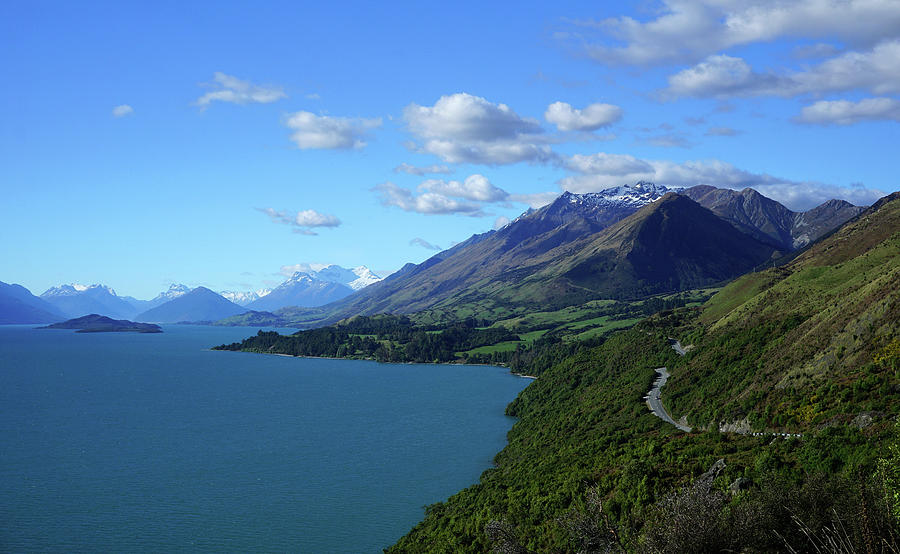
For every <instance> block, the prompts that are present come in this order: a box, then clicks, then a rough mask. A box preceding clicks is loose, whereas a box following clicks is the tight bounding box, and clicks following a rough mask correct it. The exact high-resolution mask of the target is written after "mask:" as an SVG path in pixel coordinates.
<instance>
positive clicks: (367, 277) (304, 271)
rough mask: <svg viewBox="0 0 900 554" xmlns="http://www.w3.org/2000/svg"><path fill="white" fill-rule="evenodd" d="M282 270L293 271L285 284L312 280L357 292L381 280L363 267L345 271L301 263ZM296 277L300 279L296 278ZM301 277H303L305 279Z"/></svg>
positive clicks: (325, 265)
mask: <svg viewBox="0 0 900 554" xmlns="http://www.w3.org/2000/svg"><path fill="white" fill-rule="evenodd" d="M282 270H283V271H284V270H290V271H293V274H292V276H291V278H290V279H288V281H286V283H287V282H296V279H304V280H305V279H312V280H313V281H325V282H327V283H339V284H341V285H344V286H347V287H350V288H351V289H353V290H359V289H361V288H363V287H366V286H368V285H371V284H372V283H377V282H378V281H381V280H382V277H379V276H378V275H376V274H375V273H373V272H372V270H371V269H369V268H368V267H366V266H364V265H361V266H357V267H354V268H353V269H347V268H345V267H341V266H339V265H337V264H312V263H302V264H294V265H290V266H284V267H282ZM298 275H300V276H301V277H298ZM302 276H305V278H304V277H302Z"/></svg>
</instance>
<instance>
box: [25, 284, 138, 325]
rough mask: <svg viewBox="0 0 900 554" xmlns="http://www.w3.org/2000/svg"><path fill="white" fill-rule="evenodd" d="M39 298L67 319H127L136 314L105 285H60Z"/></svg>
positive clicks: (133, 308)
mask: <svg viewBox="0 0 900 554" xmlns="http://www.w3.org/2000/svg"><path fill="white" fill-rule="evenodd" d="M41 298H42V299H44V300H45V301H47V302H48V303H50V304H51V305H52V306H53V307H55V308H56V310H57V311H59V312H60V313H62V314H63V315H65V316H66V317H68V318H73V317H81V316H83V315H89V314H99V315H105V316H108V317H112V318H117V319H128V318H129V317H131V316H133V315H134V314H135V313H136V309H135V307H134V306H132V305H131V304H130V303H129V302H127V301H126V300H124V299H122V298H119V297H118V296H116V291H114V290H113V289H112V288H110V287H108V286H106V285H96V284H95V285H81V284H78V283H72V284H68V285H60V286H58V287H51V288H49V289H47V290H46V291H44V293H43V294H42V295H41Z"/></svg>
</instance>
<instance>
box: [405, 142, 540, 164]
mask: <svg viewBox="0 0 900 554" xmlns="http://www.w3.org/2000/svg"><path fill="white" fill-rule="evenodd" d="M420 151H421V152H425V153H428V154H434V155H435V156H438V157H439V158H441V159H442V160H444V161H445V162H449V163H471V164H483V165H506V164H514V163H518V162H548V161H552V160H553V159H554V158H555V154H554V153H553V152H552V151H551V150H550V147H549V146H546V145H543V144H534V143H531V142H528V141H527V139H526V140H524V141H523V142H516V141H512V140H508V141H498V142H492V143H491V142H469V143H466V142H457V141H452V140H429V141H426V142H425V144H424V146H423V147H422V148H421V149H420Z"/></svg>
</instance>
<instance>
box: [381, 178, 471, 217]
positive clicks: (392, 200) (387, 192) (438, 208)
mask: <svg viewBox="0 0 900 554" xmlns="http://www.w3.org/2000/svg"><path fill="white" fill-rule="evenodd" d="M372 190H373V191H375V192H376V193H377V195H378V198H379V201H380V202H381V204H382V205H383V206H394V207H397V208H400V209H401V210H403V211H407V212H416V213H420V214H428V215H437V214H444V215H446V214H466V215H470V216H473V217H478V216H482V215H484V213H483V212H482V211H481V206H479V205H478V204H473V203H471V202H462V201H459V200H456V199H454V198H450V197H447V196H444V195H443V194H439V193H436V192H424V193H422V194H419V195H416V194H414V193H413V191H411V190H409V189H405V188H403V187H400V186H397V185H395V184H394V183H391V182H390V181H388V182H386V183H381V184H379V185H375V186H374V187H373V188H372Z"/></svg>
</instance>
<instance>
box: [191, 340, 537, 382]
mask: <svg viewBox="0 0 900 554" xmlns="http://www.w3.org/2000/svg"><path fill="white" fill-rule="evenodd" d="M207 350H209V351H210V352H242V353H244V354H264V355H266V356H283V357H285V358H309V359H310V360H357V361H360V362H375V363H389V364H403V365H415V364H425V365H464V366H481V367H498V368H503V369H509V368H508V367H506V366H504V365H497V364H467V363H465V362H379V361H378V360H373V359H371V358H337V357H334V356H294V355H293V354H282V353H280V352H251V351H247V350H215V349H212V348H208V349H207ZM509 374H510V375H513V376H515V377H521V378H522V379H532V380H537V378H538V377H537V375H526V374H525V373H516V372H515V371H510V372H509Z"/></svg>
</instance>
